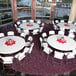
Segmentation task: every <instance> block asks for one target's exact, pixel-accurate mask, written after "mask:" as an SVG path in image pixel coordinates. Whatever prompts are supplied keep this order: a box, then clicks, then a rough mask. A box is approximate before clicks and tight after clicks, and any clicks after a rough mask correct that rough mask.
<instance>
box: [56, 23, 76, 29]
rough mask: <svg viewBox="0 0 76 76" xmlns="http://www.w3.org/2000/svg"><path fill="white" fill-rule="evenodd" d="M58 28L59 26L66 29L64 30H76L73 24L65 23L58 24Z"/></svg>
mask: <svg viewBox="0 0 76 76" xmlns="http://www.w3.org/2000/svg"><path fill="white" fill-rule="evenodd" d="M57 26H59V27H60V28H64V29H76V27H75V26H74V25H73V24H71V23H68V24H67V23H65V22H60V23H58V24H57Z"/></svg>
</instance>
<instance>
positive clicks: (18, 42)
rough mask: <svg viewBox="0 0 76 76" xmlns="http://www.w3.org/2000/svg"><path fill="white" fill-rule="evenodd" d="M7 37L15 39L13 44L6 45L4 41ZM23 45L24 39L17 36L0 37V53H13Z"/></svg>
mask: <svg viewBox="0 0 76 76" xmlns="http://www.w3.org/2000/svg"><path fill="white" fill-rule="evenodd" d="M8 39H12V40H14V41H15V44H14V45H11V46H7V45H6V44H5V43H6V41H7V40H8ZM24 46H25V40H24V39H23V38H21V37H18V36H6V37H4V38H1V39H0V54H13V53H16V52H18V51H20V50H21V49H22V48H23V47H24Z"/></svg>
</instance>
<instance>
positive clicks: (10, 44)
mask: <svg viewBox="0 0 76 76" xmlns="http://www.w3.org/2000/svg"><path fill="white" fill-rule="evenodd" d="M14 44H16V41H14V40H12V42H11V43H9V41H6V42H5V45H7V46H12V45H14Z"/></svg>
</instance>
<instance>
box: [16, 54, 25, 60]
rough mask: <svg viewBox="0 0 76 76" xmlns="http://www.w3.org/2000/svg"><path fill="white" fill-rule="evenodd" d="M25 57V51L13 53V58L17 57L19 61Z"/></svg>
mask: <svg viewBox="0 0 76 76" xmlns="http://www.w3.org/2000/svg"><path fill="white" fill-rule="evenodd" d="M25 57H26V55H25V53H18V54H16V55H15V58H17V59H18V60H19V61H21V60H22V59H23V58H25Z"/></svg>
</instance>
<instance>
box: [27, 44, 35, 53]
mask: <svg viewBox="0 0 76 76" xmlns="http://www.w3.org/2000/svg"><path fill="white" fill-rule="evenodd" d="M33 46H34V43H32V44H31V47H30V49H29V52H28V53H29V54H31V52H32V49H33Z"/></svg>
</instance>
